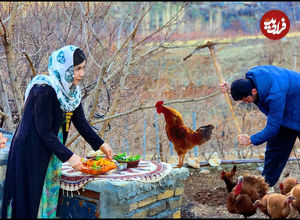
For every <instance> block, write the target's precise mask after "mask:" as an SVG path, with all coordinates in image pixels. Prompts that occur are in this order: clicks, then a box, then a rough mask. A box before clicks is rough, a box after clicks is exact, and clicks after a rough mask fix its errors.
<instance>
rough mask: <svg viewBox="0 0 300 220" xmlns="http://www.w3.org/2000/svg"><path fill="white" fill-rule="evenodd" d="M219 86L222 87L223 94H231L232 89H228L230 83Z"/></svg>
mask: <svg viewBox="0 0 300 220" xmlns="http://www.w3.org/2000/svg"><path fill="white" fill-rule="evenodd" d="M219 86H220V90H221V92H222V93H226V92H227V93H229V94H230V89H229V87H228V83H227V82H223V83H220V84H219Z"/></svg>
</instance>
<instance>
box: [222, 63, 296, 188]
mask: <svg viewBox="0 0 300 220" xmlns="http://www.w3.org/2000/svg"><path fill="white" fill-rule="evenodd" d="M220 89H221V91H222V92H229V89H228V84H227V83H226V82H225V83H223V84H220ZM229 93H231V96H232V98H233V99H234V100H235V101H238V100H241V101H243V102H244V103H254V104H255V105H257V107H258V108H259V109H260V110H261V111H262V112H263V113H264V114H265V115H266V116H267V124H266V126H265V128H264V129H263V130H261V131H260V132H258V133H256V134H253V135H251V136H250V137H249V136H248V135H247V134H240V135H238V137H237V138H238V141H239V143H240V144H241V145H244V146H248V145H250V144H253V145H256V146H257V145H260V144H263V143H264V142H267V146H266V151H265V161H264V169H263V172H262V175H263V176H265V180H266V182H268V183H269V185H270V187H272V186H274V185H275V184H276V182H277V181H278V179H279V177H280V175H281V173H282V171H283V169H284V167H285V165H286V162H287V160H288V158H289V155H290V153H291V151H292V149H293V146H294V143H295V141H296V138H297V137H300V73H298V72H295V71H292V70H288V69H284V68H281V67H277V66H272V65H264V66H257V67H254V68H252V69H250V70H249V71H248V72H247V73H246V75H245V79H237V80H235V81H234V82H233V83H232V84H231V88H230V92H229Z"/></svg>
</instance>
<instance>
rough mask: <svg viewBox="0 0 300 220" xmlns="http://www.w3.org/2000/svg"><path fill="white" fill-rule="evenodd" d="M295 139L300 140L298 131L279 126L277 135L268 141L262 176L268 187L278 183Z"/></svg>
mask: <svg viewBox="0 0 300 220" xmlns="http://www.w3.org/2000/svg"><path fill="white" fill-rule="evenodd" d="M297 137H298V138H300V131H295V130H292V129H289V128H286V127H282V126H281V127H280V130H279V132H278V134H277V135H276V136H275V137H274V138H273V139H272V140H270V141H268V143H267V147H266V151H265V162H264V170H263V172H262V175H263V176H265V180H266V182H267V183H269V185H270V187H272V186H274V185H275V184H276V182H277V181H278V179H279V177H280V175H281V173H282V171H283V169H284V167H285V165H286V162H287V161H288V159H289V156H290V154H291V151H292V149H293V146H294V144H295V141H296V138H297Z"/></svg>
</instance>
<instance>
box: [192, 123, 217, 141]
mask: <svg viewBox="0 0 300 220" xmlns="http://www.w3.org/2000/svg"><path fill="white" fill-rule="evenodd" d="M213 129H214V126H213V125H205V126H201V127H199V128H198V129H197V130H196V131H197V132H200V133H201V134H202V136H203V137H204V138H205V139H206V140H209V139H210V137H211V134H212V130H213Z"/></svg>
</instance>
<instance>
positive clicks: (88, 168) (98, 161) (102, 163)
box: [81, 156, 117, 175]
mask: <svg viewBox="0 0 300 220" xmlns="http://www.w3.org/2000/svg"><path fill="white" fill-rule="evenodd" d="M81 161H82V164H83V166H84V169H82V170H81V172H83V173H88V174H92V175H98V174H101V173H105V172H107V171H110V170H113V169H115V168H116V167H117V165H116V164H115V163H114V162H112V161H109V160H107V159H105V158H102V157H101V156H97V157H95V159H84V158H82V160H81Z"/></svg>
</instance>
